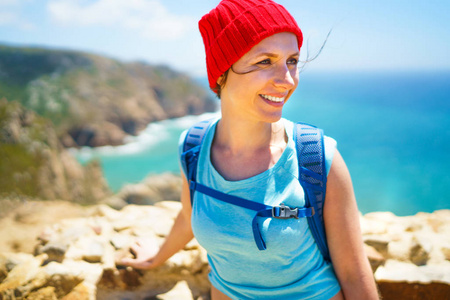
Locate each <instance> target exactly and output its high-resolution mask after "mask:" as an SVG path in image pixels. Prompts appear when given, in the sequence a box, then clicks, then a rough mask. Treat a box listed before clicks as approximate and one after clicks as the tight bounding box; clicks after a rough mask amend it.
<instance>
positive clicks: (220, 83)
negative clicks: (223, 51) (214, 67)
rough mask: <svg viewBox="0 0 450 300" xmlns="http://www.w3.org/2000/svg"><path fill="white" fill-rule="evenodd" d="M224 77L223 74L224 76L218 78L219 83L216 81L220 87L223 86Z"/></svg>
mask: <svg viewBox="0 0 450 300" xmlns="http://www.w3.org/2000/svg"><path fill="white" fill-rule="evenodd" d="M223 77H224V75H223V74H222V75H220V77H219V78H217V81H216V83H217V84H218V85H220V86H221V85H222V83H223Z"/></svg>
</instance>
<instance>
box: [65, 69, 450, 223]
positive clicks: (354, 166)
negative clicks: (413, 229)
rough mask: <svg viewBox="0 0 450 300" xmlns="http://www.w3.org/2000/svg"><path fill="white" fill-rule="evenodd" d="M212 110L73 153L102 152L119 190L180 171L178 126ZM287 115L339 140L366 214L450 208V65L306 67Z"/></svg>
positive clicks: (105, 166) (81, 156) (108, 175)
mask: <svg viewBox="0 0 450 300" xmlns="http://www.w3.org/2000/svg"><path fill="white" fill-rule="evenodd" d="M204 82H205V80H202V83H204ZM212 115H218V114H204V115H201V116H187V117H183V118H179V119H172V120H165V121H161V122H157V123H152V124H150V125H149V126H148V127H147V129H146V130H144V131H143V132H142V133H141V134H140V135H139V136H137V137H128V138H127V143H126V144H125V145H123V146H117V147H100V148H96V149H91V148H83V149H80V150H74V149H72V150H71V152H72V153H73V154H74V155H75V157H76V158H77V159H78V160H79V161H80V162H82V163H86V162H87V161H89V160H91V159H94V158H95V159H99V160H100V161H101V164H102V166H103V170H104V174H105V177H106V180H107V182H108V184H109V185H110V187H111V189H112V190H113V191H118V190H120V188H121V187H123V186H124V185H125V184H128V183H137V182H139V181H141V180H142V179H144V178H145V177H146V176H148V175H149V174H159V173H163V172H167V171H169V172H179V166H178V157H177V144H178V138H179V135H180V133H181V132H182V131H183V130H184V129H186V128H188V127H189V126H190V125H192V124H193V123H195V122H196V121H198V120H200V119H204V118H209V117H211V116H212ZM283 116H284V117H285V118H287V119H290V120H292V121H302V122H307V123H310V124H314V125H316V126H318V127H321V128H323V129H324V131H325V134H326V135H328V136H331V137H333V138H334V139H336V140H337V142H338V149H339V151H340V153H341V154H342V156H343V157H344V160H345V161H346V163H347V166H348V168H349V170H350V174H351V176H352V181H353V186H354V189H355V194H356V198H357V202H358V208H359V210H360V211H361V212H362V213H364V214H365V213H368V212H373V211H390V212H393V213H395V214H396V215H399V216H404V215H412V214H416V213H417V212H421V211H422V212H432V211H434V210H438V209H450V196H449V195H448V194H449V192H450V173H449V171H448V170H450V157H449V156H450V153H449V152H450V72H444V71H442V72H438V71H434V72H431V71H428V72H427V71H423V72H410V73H407V72H387V71H386V72H370V73H369V72H367V73H364V72H360V73H356V72H336V73H312V72H308V70H306V71H304V72H302V73H301V74H300V83H299V87H298V88H297V91H296V92H295V93H294V95H293V96H292V97H291V98H290V99H289V101H288V103H287V104H286V106H285V108H284V113H283Z"/></svg>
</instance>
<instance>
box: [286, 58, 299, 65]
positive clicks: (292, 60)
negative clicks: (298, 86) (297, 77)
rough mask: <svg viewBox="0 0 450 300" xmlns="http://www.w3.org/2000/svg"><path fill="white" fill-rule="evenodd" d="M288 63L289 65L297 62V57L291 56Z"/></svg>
mask: <svg viewBox="0 0 450 300" xmlns="http://www.w3.org/2000/svg"><path fill="white" fill-rule="evenodd" d="M288 64H289V65H296V64H298V59H296V58H291V59H289V60H288Z"/></svg>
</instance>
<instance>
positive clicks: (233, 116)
mask: <svg viewBox="0 0 450 300" xmlns="http://www.w3.org/2000/svg"><path fill="white" fill-rule="evenodd" d="M199 27H200V32H201V34H202V37H203V42H204V44H205V50H206V63H207V71H208V79H209V84H210V87H211V88H212V89H213V90H214V91H215V92H216V93H217V94H218V96H219V98H220V99H221V112H222V117H221V119H220V120H217V121H216V122H214V124H213V125H212V126H211V128H210V129H209V131H208V132H207V133H206V135H205V138H204V142H203V144H202V148H201V152H200V155H199V162H198V174H197V181H198V182H201V183H202V184H204V185H206V186H209V187H210V188H213V189H216V190H219V191H222V192H224V193H227V194H231V195H234V196H238V197H241V198H244V199H251V200H253V201H258V202H261V203H265V204H269V205H279V204H280V203H282V202H283V203H286V205H288V206H297V207H302V206H304V194H303V189H302V187H301V185H300V184H299V182H298V178H297V177H296V176H297V175H296V174H297V172H298V166H297V160H296V155H295V145H294V142H293V137H292V129H293V126H294V125H293V123H292V122H290V121H287V120H285V119H283V118H281V115H282V109H283V106H284V104H285V103H286V102H287V101H288V100H289V98H290V96H291V95H292V93H293V92H294V90H295V89H296V87H297V85H298V80H299V79H298V76H299V75H298V66H297V64H298V60H299V55H300V52H299V51H300V47H301V45H302V41H303V37H302V32H301V30H300V28H299V27H298V25H297V23H296V22H295V20H294V19H293V18H292V16H291V15H290V14H289V13H288V12H287V11H286V9H285V8H284V7H283V6H281V5H279V4H277V3H275V2H273V1H271V0H245V1H243V0H224V1H222V2H220V3H219V5H218V6H217V7H216V8H215V9H213V10H212V11H211V12H210V13H208V14H206V15H205V16H204V17H203V18H202V19H201V20H200V22H199ZM181 140H183V138H182V139H181ZM325 148H326V154H325V155H326V160H327V170H328V180H327V194H326V201H325V203H326V205H325V207H324V222H325V228H326V233H327V242H328V247H329V251H330V255H331V261H332V262H333V263H332V264H331V263H329V262H327V261H325V260H324V258H323V257H322V255H321V253H320V251H319V250H318V248H317V246H316V244H315V243H314V240H313V238H312V236H311V232H310V230H309V227H308V224H307V221H306V219H305V218H300V219H288V220H278V219H273V218H265V219H263V220H262V221H261V222H262V225H261V231H262V235H264V237H265V240H266V242H267V249H266V250H264V251H260V250H258V248H257V247H255V245H254V240H253V236H252V233H251V230H249V227H251V226H250V223H251V220H252V218H253V217H254V213H253V212H249V211H248V210H246V209H245V208H242V207H239V206H234V205H230V204H228V203H225V202H221V201H219V200H217V199H214V198H212V197H208V196H206V195H204V194H202V193H195V201H194V202H193V203H194V204H193V207H191V202H190V191H189V186H188V183H187V180H186V176H185V174H184V173H183V172H182V176H183V191H182V196H181V202H182V205H183V208H182V210H181V212H180V214H179V215H178V217H177V219H176V221H175V223H174V226H173V228H172V230H171V232H170V234H169V235H168V237H167V239H166V241H165V243H164V244H163V246H162V247H161V249H160V250H159V251H158V252H157V254H156V255H154V256H153V255H152V254H151V253H150V252H149V251H148V249H146V248H145V247H141V246H139V245H136V246H134V247H133V250H134V251H135V254H136V258H135V259H128V260H125V261H124V264H127V265H130V266H133V267H136V268H141V269H148V268H154V267H157V266H159V265H161V264H163V263H164V262H165V261H166V260H167V259H168V258H169V257H170V256H172V255H173V254H174V253H176V252H177V251H178V250H180V249H182V248H183V247H184V246H185V245H186V243H187V242H189V241H190V240H191V239H192V238H193V237H194V233H195V237H196V238H197V240H198V241H199V243H200V244H201V245H202V246H203V247H204V248H205V249H206V250H207V252H208V260H209V263H210V265H211V273H210V280H211V283H212V290H211V295H212V299H214V300H220V299H378V296H377V291H376V287H375V283H374V280H373V276H372V272H371V269H370V266H369V263H368V260H367V258H366V256H365V254H364V250H363V243H362V238H361V233H360V228H359V216H358V209H357V206H356V201H355V197H354V194H353V188H352V184H351V180H350V175H349V173H348V171H347V168H346V166H345V163H344V161H343V159H342V157H341V156H340V154H339V152H338V151H337V150H336V143H335V141H334V140H333V139H331V138H326V139H325ZM191 221H192V223H191Z"/></svg>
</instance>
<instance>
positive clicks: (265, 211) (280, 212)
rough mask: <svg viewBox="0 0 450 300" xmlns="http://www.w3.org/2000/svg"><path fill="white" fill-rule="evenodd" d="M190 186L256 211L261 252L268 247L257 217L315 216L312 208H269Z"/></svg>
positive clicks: (194, 184)
mask: <svg viewBox="0 0 450 300" xmlns="http://www.w3.org/2000/svg"><path fill="white" fill-rule="evenodd" d="M189 185H190V187H189V188H190V190H191V191H192V190H195V191H198V192H200V193H202V194H205V195H207V196H210V197H213V198H216V199H218V200H220V201H223V202H226V203H229V204H233V205H236V206H240V207H243V208H246V209H250V210H254V211H256V214H255V216H254V217H253V221H252V231H253V238H254V240H255V243H256V246H257V247H258V249H259V250H266V248H267V247H266V243H265V242H264V239H263V237H262V235H261V231H260V230H259V224H258V218H257V217H265V218H269V217H271V218H276V219H289V218H296V219H298V218H307V217H312V216H313V215H314V210H313V209H312V208H311V207H304V208H290V207H288V206H285V205H284V204H283V203H281V205H280V206H269V205H265V204H263V203H259V202H255V201H251V200H247V199H244V198H241V197H237V196H234V195H229V194H225V193H222V192H220V191H218V190H215V189H212V188H210V187H207V186H205V185H203V184H200V183H198V182H195V181H190V184H189Z"/></svg>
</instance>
